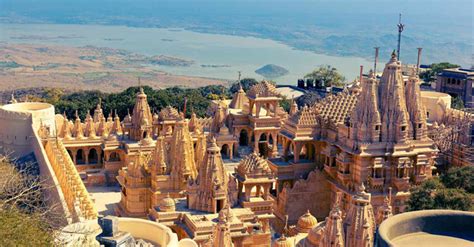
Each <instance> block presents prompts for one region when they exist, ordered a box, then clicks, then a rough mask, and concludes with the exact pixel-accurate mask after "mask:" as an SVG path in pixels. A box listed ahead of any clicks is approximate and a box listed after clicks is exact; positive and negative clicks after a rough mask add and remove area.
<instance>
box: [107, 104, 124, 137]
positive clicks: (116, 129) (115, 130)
mask: <svg viewBox="0 0 474 247" xmlns="http://www.w3.org/2000/svg"><path fill="white" fill-rule="evenodd" d="M110 133H111V134H112V133H113V134H115V135H119V134H120V133H122V124H121V123H120V118H119V116H118V114H117V110H115V117H114V123H113V124H112V130H111V131H110Z"/></svg>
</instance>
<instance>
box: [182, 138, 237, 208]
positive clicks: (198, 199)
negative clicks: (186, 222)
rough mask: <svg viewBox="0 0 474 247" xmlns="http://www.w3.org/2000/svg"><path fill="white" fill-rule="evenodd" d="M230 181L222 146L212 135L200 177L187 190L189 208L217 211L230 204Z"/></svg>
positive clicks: (200, 168) (200, 169)
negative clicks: (228, 196) (228, 195)
mask: <svg viewBox="0 0 474 247" xmlns="http://www.w3.org/2000/svg"><path fill="white" fill-rule="evenodd" d="M228 182H229V178H228V175H227V173H226V171H225V168H224V162H223V161H222V157H221V154H220V148H219V147H218V146H217V144H216V139H215V138H214V137H210V138H209V142H208V146H207V150H206V155H205V156H204V161H203V163H202V165H201V166H200V167H199V173H198V177H197V179H196V180H195V181H194V182H193V183H192V184H190V186H189V187H188V190H187V191H188V200H189V201H188V205H189V208H190V209H196V210H200V211H206V212H211V213H217V212H218V211H219V209H220V208H223V207H224V206H225V205H228V202H227V194H228V188H227V186H228Z"/></svg>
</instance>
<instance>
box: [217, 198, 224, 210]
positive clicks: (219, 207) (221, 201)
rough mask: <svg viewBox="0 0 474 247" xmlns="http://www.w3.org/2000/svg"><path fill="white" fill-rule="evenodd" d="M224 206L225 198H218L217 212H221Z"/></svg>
mask: <svg viewBox="0 0 474 247" xmlns="http://www.w3.org/2000/svg"><path fill="white" fill-rule="evenodd" d="M223 208H224V200H216V213H219V212H220V211H221V209H223Z"/></svg>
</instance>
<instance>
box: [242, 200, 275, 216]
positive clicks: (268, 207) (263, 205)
mask: <svg viewBox="0 0 474 247" xmlns="http://www.w3.org/2000/svg"><path fill="white" fill-rule="evenodd" d="M273 203H274V201H273V198H272V197H270V196H268V197H267V200H265V199H263V198H261V197H251V198H250V201H242V202H241V205H242V207H244V208H250V209H251V210H252V211H253V212H255V214H271V213H272V207H273Z"/></svg>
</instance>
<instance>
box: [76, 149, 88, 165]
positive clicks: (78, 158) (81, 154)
mask: <svg viewBox="0 0 474 247" xmlns="http://www.w3.org/2000/svg"><path fill="white" fill-rule="evenodd" d="M85 162H86V161H85V159H84V151H83V150H82V149H78V150H77V153H76V164H84V163H85Z"/></svg>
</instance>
